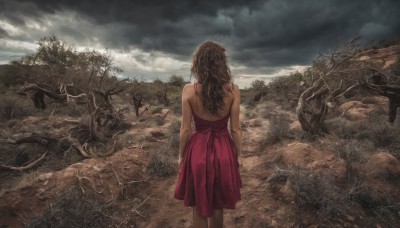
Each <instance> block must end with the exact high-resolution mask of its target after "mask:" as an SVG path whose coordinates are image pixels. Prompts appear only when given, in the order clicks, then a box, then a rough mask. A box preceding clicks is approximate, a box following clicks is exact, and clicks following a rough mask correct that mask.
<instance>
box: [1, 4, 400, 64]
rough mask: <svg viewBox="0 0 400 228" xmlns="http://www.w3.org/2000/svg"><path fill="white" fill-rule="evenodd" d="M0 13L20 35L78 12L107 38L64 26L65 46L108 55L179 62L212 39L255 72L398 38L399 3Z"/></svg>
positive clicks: (41, 7) (13, 9)
mask: <svg viewBox="0 0 400 228" xmlns="http://www.w3.org/2000/svg"><path fill="white" fill-rule="evenodd" d="M0 6H1V7H0V18H1V17H3V18H6V19H7V20H8V21H10V22H11V23H13V24H15V25H19V26H22V27H23V26H24V24H26V23H27V21H28V20H30V19H35V20H39V21H40V20H43V17H44V16H43V15H46V14H59V13H60V12H64V11H70V12H76V15H79V16H80V17H82V18H84V19H85V20H89V21H90V22H91V23H93V25H94V26H98V27H99V26H100V27H102V28H103V29H104V30H105V31H106V32H102V33H100V34H98V33H94V32H92V31H91V28H87V27H79V25H78V26H77V27H69V26H68V24H64V25H62V26H59V28H58V29H59V31H61V35H60V37H61V38H63V35H67V36H71V37H75V39H76V40H77V41H82V42H83V41H85V40H86V42H89V43H90V42H94V41H93V40H91V39H93V37H94V36H98V37H97V39H98V40H99V42H100V43H101V44H102V45H103V46H104V47H108V48H116V49H121V50H127V49H129V48H130V47H137V48H140V49H142V50H144V51H161V52H164V53H166V54H169V55H170V56H173V57H174V58H176V59H181V60H184V59H188V58H190V55H191V53H192V52H193V50H194V49H195V47H196V46H197V45H198V44H199V43H200V42H202V41H204V40H206V39H213V40H216V41H218V42H221V43H223V44H224V45H226V47H227V49H228V51H229V54H230V56H231V61H232V62H233V63H236V64H241V65H245V66H247V67H253V68H257V67H258V68H261V67H267V66H290V65H306V64H310V63H311V61H312V60H313V59H314V58H315V57H316V55H317V54H318V52H319V51H326V50H327V49H329V48H332V47H334V46H335V45H337V44H339V43H340V42H343V41H345V40H348V39H351V38H354V37H356V36H364V37H365V38H366V39H376V40H379V39H382V38H391V37H398V36H399V35H400V20H399V18H400V1H397V0H353V1H347V0H346V1H345V0H336V1H333V0H330V1H329V0H305V1H294V0H265V1H261V0H257V1H246V0H214V1H187V0H170V1H165V0H155V1H151V0H136V1H129V0H123V1H105V0H100V1H88V0H86V1H68V0H61V1H60V0H57V1H54V0H36V1H25V0H17V1H11V0H0ZM1 34H2V32H1V30H0V37H1V36H2V35H1ZM26 39H29V38H26ZM137 60H138V61H142V62H144V61H146V60H145V59H141V58H140V56H138V57H137Z"/></svg>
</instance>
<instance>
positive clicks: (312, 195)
mask: <svg viewBox="0 0 400 228" xmlns="http://www.w3.org/2000/svg"><path fill="white" fill-rule="evenodd" d="M287 174H288V181H289V183H290V187H291V188H292V190H293V192H294V193H295V202H296V206H297V208H298V210H299V212H300V213H301V212H311V213H313V214H314V215H316V216H317V218H318V222H319V223H320V224H330V222H332V221H334V220H335V219H336V218H339V217H340V216H342V215H346V214H348V213H349V210H348V208H347V206H348V205H346V201H345V194H343V193H342V191H341V189H340V188H338V187H337V186H336V185H335V184H334V179H335V178H334V176H332V175H327V174H322V173H320V172H316V171H313V170H302V169H299V168H295V169H294V170H290V171H288V172H287ZM280 178H282V177H280ZM297 219H299V220H300V221H302V218H297Z"/></svg>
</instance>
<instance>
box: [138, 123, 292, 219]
mask: <svg viewBox="0 0 400 228" xmlns="http://www.w3.org/2000/svg"><path fill="white" fill-rule="evenodd" d="M267 127H268V121H265V120H264V121H263V122H262V124H261V126H257V127H252V126H249V127H247V128H246V130H243V132H242V134H243V152H242V157H243V160H242V163H243V165H242V167H240V172H241V178H242V182H243V188H242V189H241V196H242V200H241V201H240V202H238V203H237V205H236V206H237V208H236V209H235V210H225V211H224V216H225V217H224V224H225V227H276V226H278V224H283V223H285V224H290V223H292V222H293V221H291V219H290V218H291V217H292V216H291V215H292V212H291V211H288V209H287V208H291V207H282V206H279V202H277V200H278V199H274V198H273V196H272V194H271V191H270V190H269V189H268V186H267V178H268V177H269V176H270V174H271V173H272V172H274V168H271V167H269V165H268V160H269V159H271V157H273V151H275V150H276V149H277V148H275V147H274V148H262V149H261V148H259V144H260V141H261V140H263V139H264V137H263V136H265V132H266V130H267ZM176 180H177V176H171V177H168V178H156V179H153V181H152V182H153V183H152V187H151V190H149V191H150V192H151V194H152V196H151V199H150V200H149V202H148V205H146V209H144V213H146V214H147V215H146V216H147V217H148V219H142V220H141V221H140V222H139V223H138V225H139V227H193V226H192V209H191V208H188V207H185V206H183V203H182V202H181V201H179V200H176V199H174V198H173V194H174V190H175V184H176ZM291 203H292V204H293V202H291ZM289 204H290V202H289ZM289 210H290V209H289Z"/></svg>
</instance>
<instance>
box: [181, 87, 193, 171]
mask: <svg viewBox="0 0 400 228" xmlns="http://www.w3.org/2000/svg"><path fill="white" fill-rule="evenodd" d="M189 87H190V84H187V85H185V87H183V91H182V121H181V130H180V134H179V159H178V163H179V166H180V165H181V164H182V161H183V157H184V156H185V154H184V153H185V149H186V147H187V144H188V142H189V137H190V133H191V121H192V108H191V107H190V103H189V97H190V93H191V92H192V91H191V90H190V88H189Z"/></svg>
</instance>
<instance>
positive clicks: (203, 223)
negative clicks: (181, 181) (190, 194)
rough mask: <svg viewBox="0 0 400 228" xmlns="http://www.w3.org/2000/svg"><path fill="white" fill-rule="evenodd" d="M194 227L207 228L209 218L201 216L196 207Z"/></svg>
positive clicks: (194, 208) (194, 210) (194, 209)
mask: <svg viewBox="0 0 400 228" xmlns="http://www.w3.org/2000/svg"><path fill="white" fill-rule="evenodd" d="M193 227H194V228H207V227H208V223H207V218H206V217H203V216H201V215H199V213H198V212H197V209H196V207H193Z"/></svg>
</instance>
